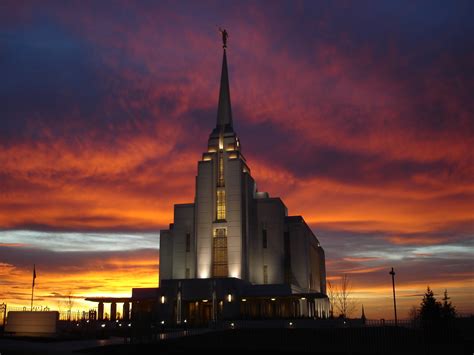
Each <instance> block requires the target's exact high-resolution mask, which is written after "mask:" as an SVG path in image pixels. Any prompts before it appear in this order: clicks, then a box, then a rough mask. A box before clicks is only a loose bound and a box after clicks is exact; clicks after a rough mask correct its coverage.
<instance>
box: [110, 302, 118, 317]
mask: <svg viewBox="0 0 474 355" xmlns="http://www.w3.org/2000/svg"><path fill="white" fill-rule="evenodd" d="M116 319H117V303H116V302H112V303H111V304H110V320H111V321H115V320H116Z"/></svg>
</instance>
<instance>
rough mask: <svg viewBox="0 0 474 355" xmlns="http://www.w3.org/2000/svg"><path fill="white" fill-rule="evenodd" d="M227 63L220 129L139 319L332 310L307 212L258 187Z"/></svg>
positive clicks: (136, 294) (140, 302)
mask: <svg viewBox="0 0 474 355" xmlns="http://www.w3.org/2000/svg"><path fill="white" fill-rule="evenodd" d="M226 47H227V46H226V43H225V42H224V53H223V59H222V73H221V81H220V92H219V101H218V108H217V120H216V125H215V127H214V128H213V129H212V131H211V133H210V135H209V140H208V144H207V149H206V150H205V152H204V153H203V154H202V159H201V160H200V161H198V169H197V176H196V194H195V197H194V202H192V203H187V204H177V205H175V206H174V222H173V223H171V224H170V226H169V229H167V230H162V231H160V265H159V278H160V286H159V287H158V288H148V289H143V288H142V289H138V288H136V289H133V292H132V302H133V306H132V319H133V317H135V318H137V317H142V316H144V315H145V314H148V315H151V317H152V318H154V319H156V320H162V321H167V322H172V323H177V324H180V323H182V322H183V321H184V320H186V322H187V323H192V322H194V323H203V322H207V321H217V320H220V319H222V320H225V319H243V318H244V319H260V318H266V319H268V318H292V317H312V318H324V317H327V316H328V310H329V302H328V298H327V296H326V271H325V256H324V250H323V248H322V247H321V245H320V243H319V241H318V239H317V238H316V236H315V235H314V234H313V232H312V231H311V228H310V227H309V226H308V225H307V224H306V222H305V221H304V219H303V217H301V216H289V215H288V209H287V207H286V206H285V204H284V203H283V201H282V200H281V199H280V198H279V197H270V195H269V194H268V193H267V192H261V191H258V189H257V184H256V182H255V180H254V179H253V178H252V175H251V170H250V167H249V165H248V164H247V161H246V159H245V157H244V155H243V154H242V146H241V143H240V140H239V138H238V137H237V134H236V132H235V131H234V125H233V119H232V108H231V99H230V88H229V75H228V69H227V53H226Z"/></svg>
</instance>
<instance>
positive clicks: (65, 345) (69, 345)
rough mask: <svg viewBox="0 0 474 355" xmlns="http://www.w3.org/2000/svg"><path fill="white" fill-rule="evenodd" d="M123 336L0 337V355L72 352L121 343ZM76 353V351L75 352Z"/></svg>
mask: <svg viewBox="0 0 474 355" xmlns="http://www.w3.org/2000/svg"><path fill="white" fill-rule="evenodd" d="M123 342H124V341H123V338H116V337H111V338H109V339H97V340H96V339H89V340H70V341H49V342H45V341H38V340H19V339H5V338H2V339H0V355H17V354H32V355H36V354H38V355H39V354H41V355H43V354H45V355H47V354H55V355H56V354H65V355H70V354H74V351H77V350H81V349H87V348H94V347H98V346H105V345H112V344H123ZM76 355H77V353H76Z"/></svg>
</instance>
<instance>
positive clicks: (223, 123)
mask: <svg viewBox="0 0 474 355" xmlns="http://www.w3.org/2000/svg"><path fill="white" fill-rule="evenodd" d="M216 131H219V132H232V131H233V127H232V108H231V105H230V89H229V74H228V72H227V55H226V49H225V47H224V56H223V58H222V73H221V87H220V90H219V105H218V108H217V125H216Z"/></svg>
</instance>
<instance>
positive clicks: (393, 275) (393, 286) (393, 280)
mask: <svg viewBox="0 0 474 355" xmlns="http://www.w3.org/2000/svg"><path fill="white" fill-rule="evenodd" d="M389 274H390V275H392V289H393V311H394V312H395V326H398V319H397V301H396V298H395V270H393V267H392V270H391V271H390V272H389Z"/></svg>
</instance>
